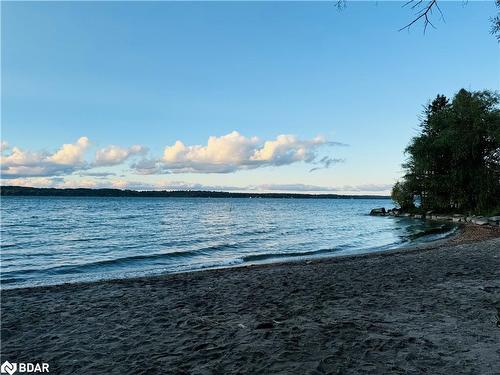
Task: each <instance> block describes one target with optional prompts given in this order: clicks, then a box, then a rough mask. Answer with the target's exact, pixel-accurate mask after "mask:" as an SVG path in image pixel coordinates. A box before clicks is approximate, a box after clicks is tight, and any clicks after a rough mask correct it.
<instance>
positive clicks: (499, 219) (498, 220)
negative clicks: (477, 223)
mask: <svg viewBox="0 0 500 375" xmlns="http://www.w3.org/2000/svg"><path fill="white" fill-rule="evenodd" d="M488 223H490V224H491V225H499V224H500V216H490V217H489V218H488Z"/></svg>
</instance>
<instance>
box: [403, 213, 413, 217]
mask: <svg viewBox="0 0 500 375" xmlns="http://www.w3.org/2000/svg"><path fill="white" fill-rule="evenodd" d="M401 216H403V217H410V216H411V214H409V213H408V212H405V213H404V214H401Z"/></svg>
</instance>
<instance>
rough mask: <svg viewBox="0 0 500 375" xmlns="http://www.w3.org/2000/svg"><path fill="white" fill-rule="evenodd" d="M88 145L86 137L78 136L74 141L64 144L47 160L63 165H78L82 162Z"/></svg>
mask: <svg viewBox="0 0 500 375" xmlns="http://www.w3.org/2000/svg"><path fill="white" fill-rule="evenodd" d="M89 145H90V141H89V139H88V138H87V137H80V138H79V139H78V140H77V141H76V143H73V144H72V143H68V144H64V145H63V146H62V147H61V148H60V149H59V150H58V151H57V152H56V153H55V154H54V155H52V156H50V157H49V158H48V160H49V161H51V162H53V163H56V164H63V165H78V164H82V163H83V157H84V153H85V151H86V150H87V148H88V147H89Z"/></svg>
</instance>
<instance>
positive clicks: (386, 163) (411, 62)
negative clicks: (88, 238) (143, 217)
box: [1, 1, 500, 194]
mask: <svg viewBox="0 0 500 375" xmlns="http://www.w3.org/2000/svg"><path fill="white" fill-rule="evenodd" d="M402 4H403V3H400V2H348V4H347V8H346V9H344V10H343V11H338V10H337V9H336V8H335V6H334V5H333V3H331V2H314V3H308V2H293V3H292V2H272V3H271V2H213V3H212V2H201V3H184V2H175V3H174V2H150V3H139V2H107V3H96V2H73V3H69V2H66V3H60V2H53V3H38V2H25V3H14V2H2V5H1V6H2V16H1V17H2V25H1V27H2V40H1V42H2V46H1V48H2V50H1V52H2V68H1V70H2V113H1V116H2V134H1V137H2V142H4V146H5V147H3V148H4V150H3V152H2V170H3V173H2V184H22V185H30V186H70V187H73V186H90V187H101V186H116V187H130V188H218V189H225V190H228V189H233V190H254V189H257V190H280V191H282V190H287V191H313V192H321V191H338V192H345V193H349V192H355V193H357V192H368V193H374V194H384V193H387V192H388V190H389V186H390V185H391V184H392V183H393V182H394V181H395V180H396V179H397V178H398V177H399V176H400V175H401V173H402V171H401V166H400V165H401V163H402V162H403V160H404V156H403V149H404V147H405V146H406V144H407V143H408V141H409V139H410V138H411V137H412V136H413V135H415V134H416V131H417V128H418V118H417V116H418V114H419V113H420V112H421V109H422V105H423V104H425V103H426V102H427V101H428V100H429V99H431V98H433V97H434V96H435V95H436V94H438V93H442V94H446V95H452V94H453V93H454V92H456V91H458V90H459V89H460V88H462V87H464V88H466V89H471V90H476V89H491V90H498V89H499V79H500V78H499V77H500V75H499V67H500V64H499V49H498V43H497V42H496V40H495V38H494V37H493V36H491V35H490V34H489V28H490V23H489V18H490V17H492V16H493V15H495V12H496V9H495V6H494V2H493V1H487V2H469V3H468V4H467V5H465V6H464V4H463V3H462V2H445V3H443V4H441V8H442V10H443V13H444V16H445V22H443V21H442V20H441V19H440V18H439V16H438V15H434V17H433V20H434V21H435V22H434V23H435V25H436V26H437V29H436V30H434V29H432V28H429V29H428V30H427V33H426V34H425V35H424V33H423V26H422V24H416V25H415V26H414V27H412V28H411V29H410V30H409V31H402V32H398V29H399V28H400V27H402V26H404V25H405V24H406V23H407V22H408V21H410V20H411V17H412V12H411V10H409V9H407V8H402ZM283 135H286V137H283ZM280 136H282V137H280ZM209 137H215V138H212V143H211V146H210V144H209V145H208V146H207V142H208V139H209ZM176 141H180V142H181V143H178V144H177V146H176ZM266 141H267V142H268V143H267V144H266ZM63 145H67V146H66V147H64V146H63ZM166 148H167V149H166ZM312 169H314V170H313V171H311V170H312Z"/></svg>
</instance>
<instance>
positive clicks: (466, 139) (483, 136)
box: [393, 89, 500, 212]
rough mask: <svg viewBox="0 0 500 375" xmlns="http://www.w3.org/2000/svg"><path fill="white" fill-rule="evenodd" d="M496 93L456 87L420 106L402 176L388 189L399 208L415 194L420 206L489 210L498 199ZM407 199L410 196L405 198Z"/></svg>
mask: <svg viewBox="0 0 500 375" xmlns="http://www.w3.org/2000/svg"><path fill="white" fill-rule="evenodd" d="M498 104H499V96H498V95H497V94H496V93H493V92H490V91H476V92H470V91H467V90H465V89H461V90H460V91H459V92H458V93H457V94H456V95H455V96H454V97H453V99H452V100H451V102H450V101H449V100H448V98H446V97H445V96H443V95H438V96H437V97H436V98H435V99H434V100H433V101H432V102H430V103H429V104H428V105H427V106H426V107H425V109H424V113H423V115H422V121H421V124H420V125H421V134H420V135H419V136H417V137H415V138H413V139H412V140H411V142H410V144H409V145H408V147H407V148H406V153H407V154H408V160H407V162H406V163H405V164H403V167H404V168H405V171H406V174H405V177H404V179H403V180H402V181H401V182H398V183H397V184H396V185H395V186H394V189H393V199H394V200H395V201H396V202H397V203H398V204H399V205H400V206H401V207H402V208H403V205H405V206H407V207H409V206H410V200H411V204H413V200H414V198H415V197H417V198H420V201H421V205H422V207H423V208H425V209H441V210H448V211H449V210H458V211H462V212H483V211H491V210H492V209H496V208H497V207H498V206H499V202H498V201H499V197H500V110H499V108H498ZM410 197H411V198H410Z"/></svg>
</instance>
